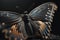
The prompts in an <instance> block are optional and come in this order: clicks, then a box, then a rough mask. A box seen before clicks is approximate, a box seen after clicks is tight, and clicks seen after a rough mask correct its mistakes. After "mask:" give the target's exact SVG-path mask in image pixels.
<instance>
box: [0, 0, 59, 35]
mask: <svg viewBox="0 0 60 40" xmlns="http://www.w3.org/2000/svg"><path fill="white" fill-rule="evenodd" d="M46 2H54V3H55V4H56V5H57V6H58V10H57V11H56V13H55V16H54V19H53V23H52V31H51V32H52V33H54V34H56V35H60V5H59V4H60V2H59V0H0V11H13V12H17V13H20V14H25V12H26V13H29V12H30V11H31V10H32V9H34V8H35V7H37V6H38V5H41V4H43V3H46Z"/></svg>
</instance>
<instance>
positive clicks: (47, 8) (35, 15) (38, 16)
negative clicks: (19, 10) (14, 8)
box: [29, 2, 57, 38]
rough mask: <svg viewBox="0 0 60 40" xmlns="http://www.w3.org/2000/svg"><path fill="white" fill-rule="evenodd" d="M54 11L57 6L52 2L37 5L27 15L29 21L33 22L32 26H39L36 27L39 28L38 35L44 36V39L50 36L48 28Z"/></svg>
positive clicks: (49, 28)
mask: <svg viewBox="0 0 60 40" xmlns="http://www.w3.org/2000/svg"><path fill="white" fill-rule="evenodd" d="M55 10H57V5H56V4H54V3H52V2H47V3H44V4H42V5H39V6H38V7H36V8H35V9H33V10H32V11H31V12H30V13H29V16H30V18H31V20H33V22H34V24H36V22H37V23H38V24H40V25H39V26H38V27H40V33H41V34H42V36H45V38H48V37H47V36H49V34H50V31H51V27H50V26H51V22H52V21H53V16H54V13H55ZM31 24H32V23H31ZM38 24H36V25H38ZM41 24H42V26H43V25H44V26H43V27H42V26H41ZM32 25H33V24H32ZM34 26H35V25H34ZM41 28H42V29H41ZM42 30H43V31H42Z"/></svg>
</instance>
